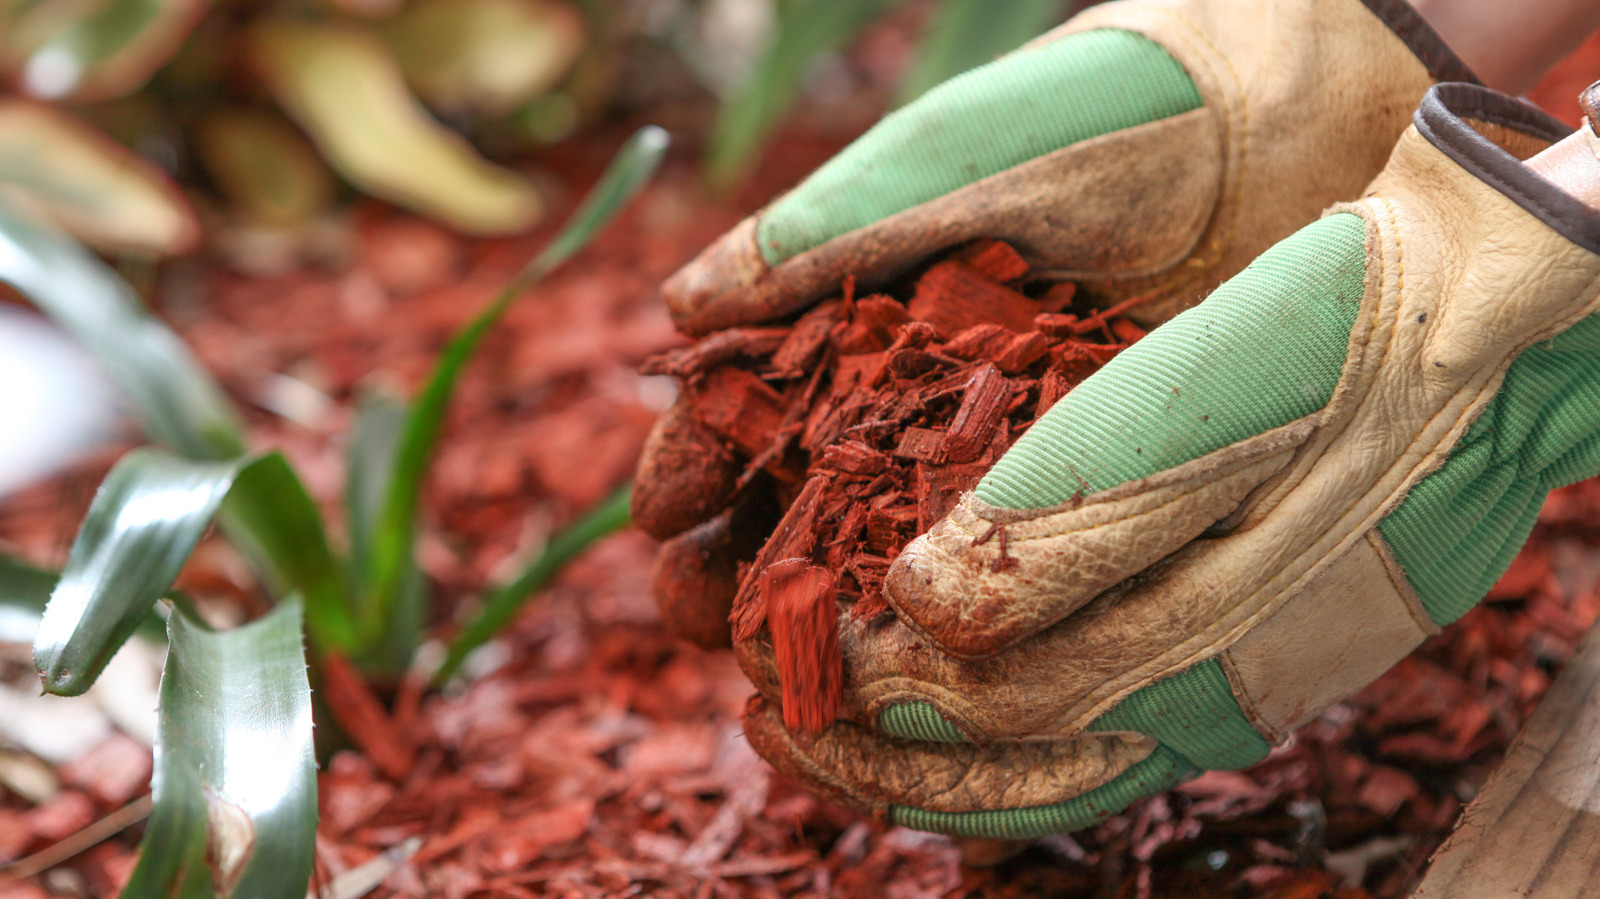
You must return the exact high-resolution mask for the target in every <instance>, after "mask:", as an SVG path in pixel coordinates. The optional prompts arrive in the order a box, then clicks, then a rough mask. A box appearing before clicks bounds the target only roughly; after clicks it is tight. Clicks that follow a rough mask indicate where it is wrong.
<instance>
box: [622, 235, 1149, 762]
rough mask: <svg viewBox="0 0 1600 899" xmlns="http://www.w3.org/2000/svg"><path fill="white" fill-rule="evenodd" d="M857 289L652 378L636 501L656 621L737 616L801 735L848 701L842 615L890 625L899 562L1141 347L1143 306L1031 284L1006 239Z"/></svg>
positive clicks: (688, 627)
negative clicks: (761, 651)
mask: <svg viewBox="0 0 1600 899" xmlns="http://www.w3.org/2000/svg"><path fill="white" fill-rule="evenodd" d="M853 286H854V285H853V283H850V282H847V283H846V284H845V285H844V288H843V291H842V294H841V295H840V296H838V297H835V298H832V299H829V300H826V301H824V302H822V303H821V304H819V305H817V306H815V307H813V308H812V309H811V310H810V311H808V312H806V313H805V314H803V315H802V316H800V318H799V319H798V320H797V321H795V322H794V323H793V324H791V325H784V326H773V327H765V326H763V327H746V328H734V329H730V330H726V331H720V332H717V333H715V334H713V335H711V336H709V337H707V338H705V339H703V340H701V341H699V342H698V343H696V344H694V345H693V346H690V347H687V348H684V349H680V350H675V351H672V352H669V353H666V354H664V355H661V356H658V357H655V358H653V359H650V360H649V361H647V362H646V363H645V365H644V368H643V371H644V372H645V373H647V374H668V375H673V376H675V377H677V378H678V379H679V380H680V381H681V383H682V385H683V389H682V393H681V395H680V397H679V400H678V402H677V404H676V405H674V407H673V408H672V409H671V410H669V411H668V412H667V413H666V415H665V416H664V417H663V419H662V421H661V423H660V424H658V425H657V429H656V432H655V434H653V435H652V438H651V441H650V444H649V445H648V446H647V447H646V450H645V457H644V462H643V463H642V465H641V470H640V475H639V482H638V487H637V489H636V494H635V504H634V519H635V521H636V522H638V524H639V525H640V526H641V527H642V528H644V530H645V531H647V532H649V533H650V534H651V535H653V536H656V537H658V538H662V539H664V540H666V543H665V545H664V546H663V547H662V550H661V554H660V557H659V558H658V561H657V565H656V571H655V577H654V589H655V592H656V598H657V600H658V602H659V603H660V605H661V608H662V612H663V617H664V618H665V619H666V620H667V621H668V624H669V626H672V627H673V628H674V629H676V630H677V631H678V632H679V633H680V634H681V635H683V636H685V637H687V638H688V639H690V640H692V641H694V642H697V643H700V644H701V645H718V644H720V645H727V642H726V641H727V628H726V627H725V625H724V622H725V621H731V623H732V639H733V640H734V641H735V642H741V641H745V640H750V639H753V638H755V637H757V636H759V635H760V633H761V631H762V629H763V627H767V628H768V630H769V632H770V634H771V637H772V640H773V644H774V649H775V651H776V654H777V662H778V668H779V677H780V681H781V683H782V685H783V693H784V695H783V710H784V716H785V722H786V723H787V724H788V725H789V726H790V727H791V728H795V729H804V730H809V731H816V730H820V729H821V728H823V727H825V726H827V725H828V724H829V723H831V722H832V721H833V719H834V717H835V715H836V713H837V711H838V707H839V702H840V695H841V694H840V691H841V684H842V674H841V673H840V667H841V665H842V662H841V660H840V655H839V646H838V640H837V635H836V634H835V633H834V632H835V630H836V628H835V626H834V624H833V623H834V622H835V621H836V620H837V616H838V614H839V608H838V603H840V602H843V603H845V604H847V605H848V606H849V607H850V614H851V615H852V616H854V617H855V618H856V619H858V620H859V619H870V618H872V617H874V616H877V615H879V614H882V613H884V612H887V611H888V604H887V603H886V602H885V600H884V598H883V594H882V585H883V580H884V576H885V574H886V573H887V572H888V569H889V565H890V563H891V562H892V561H893V560H894V557H895V555H896V554H898V553H899V552H900V550H901V549H902V548H903V547H904V546H905V545H906V544H907V543H909V542H910V541H911V540H912V538H914V537H916V536H917V535H918V534H919V533H921V532H923V531H925V530H927V528H928V527H929V526H930V525H932V524H933V523H935V522H936V521H939V520H940V519H942V518H943V517H944V516H945V515H946V514H947V513H948V512H949V511H950V509H951V508H952V507H953V506H954V505H955V503H956V502H957V501H958V500H959V499H960V497H961V495H962V494H963V493H965V492H966V491H968V490H971V489H972V488H973V487H974V486H976V484H977V482H978V479H979V478H980V477H982V476H983V474H984V472H986V471H987V470H988V469H989V467H990V466H991V465H993V464H994V462H995V461H996V460H997V459H999V458H1000V455H1001V454H1002V453H1004V452H1005V451H1006V449H1007V448H1009V447H1010V446H1011V444H1012V442H1013V441H1014V440H1015V439H1016V438H1017V437H1019V436H1021V434H1022V433H1023V431H1025V430H1026V429H1027V428H1028V426H1029V425H1030V424H1032V423H1033V422H1034V421H1035V420H1036V419H1038V417H1039V416H1041V415H1043V414H1044V413H1045V411H1046V410H1048V409H1049V408H1050V407H1051V406H1052V405H1054V403H1055V402H1056V401H1057V400H1059V399H1060V398H1061V397H1062V396H1063V395H1065V394H1066V393H1067V391H1069V390H1071V389H1072V387H1073V386H1074V385H1075V384H1077V383H1078V382H1080V381H1082V380H1083V379H1084V378H1086V377H1088V376H1089V375H1090V374H1092V373H1093V372H1095V371H1096V370H1097V369H1099V368H1100V366H1102V365H1104V364H1105V363H1106V362H1108V361H1109V360H1110V359H1111V358H1112V357H1113V356H1115V355H1116V354H1117V353H1118V352H1119V351H1121V350H1123V349H1125V348H1126V347H1127V346H1128V345H1129V344H1131V343H1133V342H1134V341H1136V340H1138V339H1139V338H1140V337H1142V336H1144V333H1145V332H1144V330H1143V329H1142V328H1141V327H1139V326H1138V325H1137V324H1135V323H1134V322H1132V321H1130V320H1128V319H1127V318H1124V317H1122V314H1123V313H1124V312H1126V311H1127V310H1128V309H1129V308H1131V307H1132V306H1134V305H1135V304H1137V303H1138V302H1140V300H1141V299H1142V298H1135V299H1132V300H1128V301H1125V302H1123V303H1120V304H1118V305H1117V306H1114V307H1112V308H1110V309H1106V310H1094V309H1093V308H1092V307H1088V306H1087V305H1085V304H1082V303H1081V302H1080V303H1078V304H1075V303H1074V300H1075V299H1081V298H1080V297H1079V296H1078V291H1077V286H1076V285H1075V284H1073V283H1071V282H1065V281H1044V280H1038V279H1032V280H1030V278H1029V266H1028V264H1027V262H1026V261H1024V260H1023V258H1022V257H1021V256H1020V255H1019V254H1018V253H1017V252H1016V251H1015V250H1013V249H1012V248H1011V247H1010V246H1008V245H1006V244H1004V243H1001V242H999V241H992V240H986V241H976V242H973V243H971V244H968V245H967V246H965V247H963V248H961V249H960V250H958V251H956V252H955V253H954V254H953V255H951V256H950V257H948V258H945V259H943V260H941V261H939V262H936V263H935V264H933V265H932V266H931V267H929V268H927V269H926V270H925V271H923V272H922V273H921V275H920V276H918V277H916V278H915V279H914V280H910V281H908V282H907V283H906V284H905V285H904V288H903V289H900V290H896V289H891V290H890V291H889V292H888V293H884V294H874V295H872V296H866V297H859V298H858V297H856V296H854V290H853ZM902 296H903V297H904V299H901V298H900V297H902ZM1002 539H1003V535H1002ZM1004 558H1005V557H1004V555H1003V547H1002V562H1001V563H998V564H1003V560H1004Z"/></svg>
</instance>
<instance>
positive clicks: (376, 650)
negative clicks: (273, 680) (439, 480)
mask: <svg viewBox="0 0 1600 899" xmlns="http://www.w3.org/2000/svg"><path fill="white" fill-rule="evenodd" d="M405 422H406V404H405V403H404V402H403V401H402V400H400V399H399V398H398V397H396V396H393V395H391V394H388V393H372V394H369V395H367V396H365V397H363V398H362V399H361V401H360V403H359V404H358V406H357V408H356V420H355V426H354V427H353V428H352V429H351V434H350V448H349V450H348V452H347V454H346V468H345V481H344V485H345V497H344V499H345V526H346V529H347V530H348V531H349V532H350V579H351V580H352V582H353V583H354V584H355V591H356V593H355V595H356V596H367V595H368V594H367V593H366V592H365V591H366V585H365V584H363V583H362V582H361V579H362V578H365V577H366V576H367V574H368V570H369V567H370V562H371V558H372V539H373V533H374V531H375V530H376V528H377V523H378V520H379V518H380V516H381V515H382V514H383V502H384V498H385V491H386V490H387V489H388V487H389V482H390V480H391V479H392V478H393V472H394V461H395V455H396V453H397V452H398V451H399V447H400V436H401V434H402V433H404V427H405ZM403 566H404V567H403V570H402V572H401V576H400V587H399V591H398V594H397V596H396V597H395V602H394V605H393V606H392V607H391V608H390V610H389V614H388V615H387V616H386V617H385V619H384V634H383V640H382V642H381V643H380V644H378V645H374V646H370V647H365V648H366V650H367V657H366V658H364V659H362V661H363V662H364V663H365V664H364V666H363V667H365V668H366V670H367V671H368V672H369V673H370V672H372V671H373V670H374V669H387V670H388V671H390V672H399V671H403V670H404V669H405V668H406V667H407V666H408V665H409V664H410V663H411V656H412V654H413V653H414V652H415V650H416V648H417V645H418V644H419V643H420V642H421V639H422V628H423V619H424V617H425V612H426V606H427V598H428V596H427V585H426V584H425V583H424V581H423V578H422V572H421V571H420V570H419V569H418V568H417V563H416V558H415V556H414V555H413V554H412V553H409V552H408V553H406V555H405V559H404V562H403Z"/></svg>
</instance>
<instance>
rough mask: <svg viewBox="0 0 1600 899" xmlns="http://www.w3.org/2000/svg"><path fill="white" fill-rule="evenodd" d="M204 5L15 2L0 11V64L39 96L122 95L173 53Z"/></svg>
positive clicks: (155, 0) (183, 1)
mask: <svg viewBox="0 0 1600 899" xmlns="http://www.w3.org/2000/svg"><path fill="white" fill-rule="evenodd" d="M209 6H210V4H209V3H208V2H207V0H88V2H77V3H71V2H68V3H62V2H55V3H48V2H47V3H22V4H14V5H13V6H12V8H11V15H9V16H6V15H0V67H3V68H5V69H7V70H10V71H11V72H12V73H13V74H14V75H20V76H21V77H20V81H21V84H22V87H23V88H24V89H25V90H27V91H28V92H29V93H31V94H33V95H34V96H36V97H42V98H44V99H49V100H56V99H71V100H75V101H77V102H80V103H81V102H92V101H96V100H108V99H111V98H113V97H121V96H124V95H126V94H129V93H132V92H133V91H135V90H138V89H139V88H140V87H141V86H142V85H143V84H144V83H145V81H147V80H148V79H149V78H150V76H151V75H153V74H155V71H156V70H157V69H159V68H161V66H162V65H163V64H165V63H166V62H167V60H168V59H170V58H171V57H172V54H173V53H174V52H175V51H176V50H177V48H178V45H179V44H180V43H182V42H183V39H184V37H185V36H187V35H188V33H189V31H190V30H191V29H193V28H194V25H195V23H196V22H198V21H200V18H201V16H203V15H205V12H206V9H207V8H208V7H209ZM0 12H4V10H0Z"/></svg>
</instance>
